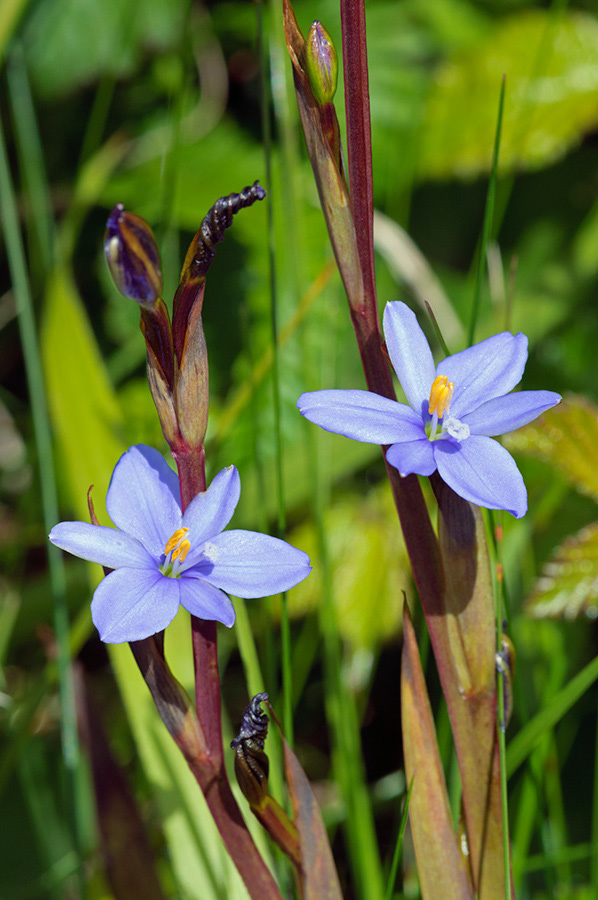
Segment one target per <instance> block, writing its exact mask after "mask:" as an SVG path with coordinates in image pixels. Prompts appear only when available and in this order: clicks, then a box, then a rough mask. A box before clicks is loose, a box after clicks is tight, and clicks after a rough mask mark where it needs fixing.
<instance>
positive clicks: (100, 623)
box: [50, 444, 311, 644]
mask: <svg viewBox="0 0 598 900" xmlns="http://www.w3.org/2000/svg"><path fill="white" fill-rule="evenodd" d="M240 492H241V484H240V479H239V474H238V472H237V470H236V469H235V467H234V466H229V467H228V468H227V469H223V470H222V471H221V472H219V473H218V475H216V477H215V478H214V480H213V481H212V483H211V485H210V486H209V488H208V489H207V490H206V491H204V492H202V493H200V494H198V495H197V496H196V497H195V498H194V499H193V500H192V502H191V503H190V504H189V506H188V507H187V509H186V510H185V512H184V513H182V512H181V503H180V499H179V482H178V478H177V476H176V475H175V473H174V472H173V471H172V469H171V468H170V467H169V466H168V464H167V463H166V462H165V460H164V459H163V458H162V456H161V455H160V454H159V453H158V451H157V450H154V449H152V448H151V447H146V446H144V445H143V444H139V445H137V446H135V447H131V448H130V450H128V451H127V452H126V453H125V454H124V455H123V456H121V458H120V460H119V461H118V463H117V464H116V467H115V469H114V472H113V474H112V479H111V481H110V486H109V488H108V494H107V497H106V509H107V510H108V514H109V516H110V518H111V519H112V521H113V522H114V524H115V525H116V528H106V527H104V526H101V525H91V524H89V523H88V522H61V523H60V524H59V525H56V526H55V527H54V528H53V529H52V531H51V532H50V540H51V541H52V543H53V544H56V546H57V547H61V548H62V549H63V550H68V552H69V553H73V554H74V555H75V556H80V557H82V558H83V559H87V560H90V562H96V563H99V564H100V565H102V566H107V567H109V568H111V569H113V570H114V571H112V572H110V574H109V575H106V577H105V578H104V579H103V580H102V581H101V582H100V584H99V586H98V588H97V589H96V591H95V593H94V596H93V600H92V603H91V615H92V619H93V621H94V624H95V626H96V627H97V629H98V631H99V633H100V637H101V639H102V640H103V641H106V642H107V643H110V644H120V643H123V642H124V641H137V640H141V639H142V638H146V637H149V636H150V635H152V634H156V633H157V632H159V631H162V630H163V629H164V628H166V626H167V625H168V624H169V623H170V622H171V621H172V620H173V619H174V617H175V615H176V613H177V611H178V608H179V605H181V606H184V607H185V609H187V610H188V611H189V612H190V613H192V614H193V615H194V616H198V617H199V618H201V619H215V620H216V621H218V622H222V623H223V624H224V625H227V626H228V627H229V628H230V626H231V625H232V624H233V623H234V621H235V611H234V608H233V605H232V603H231V601H230V599H229V598H228V597H227V596H226V594H225V593H224V591H228V592H230V593H231V594H234V595H235V596H238V597H247V598H248V597H263V596H268V595H270V594H277V593H279V592H280V591H285V590H287V589H288V588H291V587H294V585H296V584H298V583H299V582H300V581H303V579H304V578H305V577H306V576H307V575H308V574H309V572H310V568H311V567H310V564H309V558H308V556H307V554H306V553H304V552H303V551H302V550H297V549H296V548H295V547H291V545H290V544H287V543H286V542H285V541H281V540H279V539H278V538H273V537H269V536H268V535H264V534H257V533H256V532H253V531H235V530H231V531H224V530H223V529H224V528H225V527H226V526H227V525H228V523H229V521H230V519H231V517H232V515H233V512H234V510H235V507H236V505H237V503H238V501H239V495H240Z"/></svg>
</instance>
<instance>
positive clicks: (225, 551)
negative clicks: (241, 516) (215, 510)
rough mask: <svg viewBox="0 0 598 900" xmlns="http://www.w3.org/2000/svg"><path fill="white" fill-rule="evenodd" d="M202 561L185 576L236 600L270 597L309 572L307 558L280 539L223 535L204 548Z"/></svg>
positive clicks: (234, 533) (250, 534) (235, 533)
mask: <svg viewBox="0 0 598 900" xmlns="http://www.w3.org/2000/svg"><path fill="white" fill-rule="evenodd" d="M203 549H204V558H203V559H202V560H201V561H200V562H198V563H197V564H196V565H195V566H194V567H193V569H191V570H190V571H187V572H186V576H188V575H189V574H190V573H193V574H195V575H199V576H200V577H201V578H205V579H206V581H209V582H210V584H213V585H215V586H216V587H219V588H222V589H223V590H224V591H228V592H229V593H231V594H234V595H235V596H236V597H247V598H249V597H269V596H270V594H278V593H279V592H280V591H286V590H288V589H289V588H292V587H294V586H295V585H296V584H299V582H300V581H303V579H304V578H306V577H307V576H308V575H309V573H310V571H311V566H310V564H309V557H308V555H307V553H304V552H303V550H297V548H296V547H292V546H291V545H290V544H287V542H286V541H281V540H280V539H279V538H274V537H270V536H269V535H267V534H258V533H257V532H255V531H235V530H231V531H223V532H222V534H219V535H217V536H216V537H215V538H213V540H211V541H207V542H206V543H205V544H204V547H203Z"/></svg>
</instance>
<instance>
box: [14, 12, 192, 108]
mask: <svg viewBox="0 0 598 900" xmlns="http://www.w3.org/2000/svg"><path fill="white" fill-rule="evenodd" d="M186 7H187V4H186V3H185V2H184V0H152V2H151V3H146V4H144V6H143V9H142V10H141V9H140V7H139V5H138V4H137V3H136V2H127V0H123V2H120V3H106V2H104V0H42V2H41V3H36V4H35V9H34V10H33V13H32V15H31V16H30V17H29V19H28V21H27V24H26V27H25V29H24V32H23V44H24V47H25V50H26V56H27V67H28V69H29V72H30V74H31V78H32V80H33V83H34V85H35V87H36V89H37V91H38V92H39V93H40V94H43V95H44V96H56V95H61V94H65V93H66V92H67V91H70V90H74V89H79V88H80V87H81V85H82V84H84V83H86V82H90V81H92V80H93V79H95V78H98V77H99V76H101V75H103V74H105V73H106V74H110V75H114V76H116V77H118V76H122V75H125V74H127V73H129V72H130V71H131V70H132V69H133V67H134V66H135V65H136V64H138V63H139V62H140V60H141V58H142V53H143V51H144V49H145V48H146V47H147V46H148V45H149V46H151V47H153V48H154V49H162V50H163V49H164V48H166V47H170V46H172V45H173V44H174V43H175V42H176V41H177V40H178V38H179V36H180V33H181V30H182V28H183V21H184V16H185V13H186ZM65 61H68V62H65Z"/></svg>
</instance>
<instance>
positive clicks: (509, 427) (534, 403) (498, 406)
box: [461, 391, 561, 437]
mask: <svg viewBox="0 0 598 900" xmlns="http://www.w3.org/2000/svg"><path fill="white" fill-rule="evenodd" d="M560 402H561V397H560V396H559V394H555V393H553V391H517V393H515V394H507V396H506V397H495V398H494V400H488V402H487V403H483V404H482V405H481V406H478V408H477V409H475V410H474V411H473V412H471V413H469V414H468V415H466V416H463V418H462V419H461V421H462V422H465V423H466V424H467V425H469V428H470V430H471V433H472V434H485V435H489V436H490V437H492V436H494V435H496V434H508V432H509V431H515V429H517V428H521V426H522V425H527V424H528V422H533V420H534V419H535V418H537V417H538V416H539V415H541V414H542V413H543V412H546V410H547V409H550V407H551V406H556V404H557V403H560Z"/></svg>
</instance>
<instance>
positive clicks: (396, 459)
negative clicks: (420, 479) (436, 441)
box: [386, 436, 436, 476]
mask: <svg viewBox="0 0 598 900" xmlns="http://www.w3.org/2000/svg"><path fill="white" fill-rule="evenodd" d="M386 458H387V460H388V461H389V463H390V464H391V466H394V467H395V469H398V470H399V472H400V474H401V475H403V476H405V475H431V474H432V472H435V471H436V461H435V459H434V451H433V449H432V442H431V441H429V440H428V438H427V437H425V436H424V437H422V438H420V439H419V440H415V441H404V442H401V443H400V444H393V445H392V447H389V448H388V451H387V453H386Z"/></svg>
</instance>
